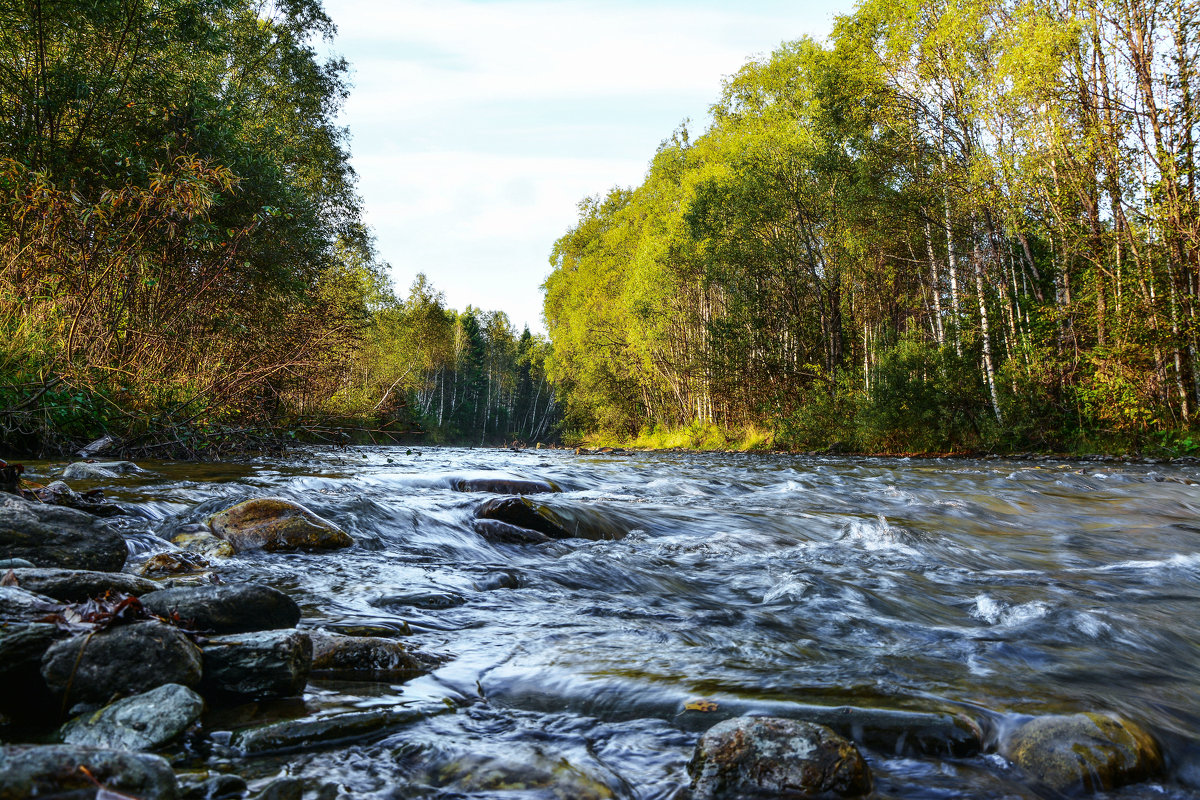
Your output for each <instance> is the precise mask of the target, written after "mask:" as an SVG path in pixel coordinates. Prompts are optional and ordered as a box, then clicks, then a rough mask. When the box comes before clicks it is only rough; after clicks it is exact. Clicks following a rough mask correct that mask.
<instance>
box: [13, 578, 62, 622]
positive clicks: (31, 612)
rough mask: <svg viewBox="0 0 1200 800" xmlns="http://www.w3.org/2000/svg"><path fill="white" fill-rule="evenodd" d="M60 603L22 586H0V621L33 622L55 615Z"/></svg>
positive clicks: (59, 608) (60, 607)
mask: <svg viewBox="0 0 1200 800" xmlns="http://www.w3.org/2000/svg"><path fill="white" fill-rule="evenodd" d="M61 609H62V604H61V603H56V602H55V601H54V599H53V598H51V597H46V595H44V594H38V593H37V592H33V591H30V590H29V589H26V588H24V587H22V586H0V620H13V621H21V622H34V621H35V620H38V619H40V618H42V617H44V616H46V615H47V614H54V613H57V612H58V611H59V610H61Z"/></svg>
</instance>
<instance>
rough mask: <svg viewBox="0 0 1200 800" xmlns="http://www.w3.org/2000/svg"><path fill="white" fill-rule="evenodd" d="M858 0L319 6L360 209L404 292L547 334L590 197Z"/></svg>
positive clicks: (337, 2) (632, 181) (625, 176)
mask: <svg viewBox="0 0 1200 800" xmlns="http://www.w3.org/2000/svg"><path fill="white" fill-rule="evenodd" d="M851 6H852V3H851V2H850V0H834V2H828V3H809V2H804V1H803V0H799V1H797V0H790V2H785V1H783V0H779V1H778V2H777V1H776V0H762V1H761V2H759V1H758V0H742V1H741V2H718V1H717V0H663V1H659V0H640V1H638V2H624V0H619V1H616V2H611V1H610V2H599V0H595V1H593V2H583V1H582V0H390V1H389V0H326V2H325V7H326V11H327V13H328V14H329V16H330V17H331V18H332V19H333V21H334V22H335V23H336V24H337V26H338V36H337V39H336V40H335V41H334V42H333V45H332V52H333V53H335V54H339V55H343V56H345V57H346V58H347V59H348V60H349V61H350V63H351V68H352V73H351V80H352V82H353V89H352V91H351V95H350V99H349V101H348V102H347V103H346V107H345V110H344V112H343V114H342V117H341V121H342V123H343V124H345V125H347V126H348V127H349V129H350V133H351V136H352V139H351V151H352V153H353V164H354V167H355V169H356V170H357V171H358V175H359V189H360V192H361V194H362V196H363V200H364V202H365V206H366V221H367V224H369V225H370V226H371V228H372V229H373V230H374V232H375V235H376V237H377V243H378V249H379V254H380V256H381V257H382V258H383V259H384V260H386V261H387V262H389V263H390V264H391V266H392V278H393V281H394V283H395V285H396V288H397V290H398V291H399V292H400V293H401V294H402V295H405V294H407V290H408V287H409V285H410V284H411V283H412V280H413V278H414V277H415V276H416V274H417V273H418V272H424V273H426V274H427V275H428V276H429V278H430V280H431V281H432V282H433V284H434V285H435V286H436V287H437V288H439V289H441V290H442V291H443V292H445V294H446V301H447V303H448V305H449V306H450V307H453V308H457V309H459V310H462V309H464V308H466V306H468V305H474V306H476V307H479V308H483V309H485V310H493V309H500V310H503V311H505V312H507V313H508V315H509V317H510V318H511V319H512V321H513V324H514V325H515V326H516V327H517V329H518V331H519V330H520V329H521V327H523V326H524V325H529V327H530V328H531V329H532V330H534V331H535V332H537V331H542V330H543V325H542V317H541V308H542V293H541V289H540V288H539V287H540V286H541V283H542V282H543V281H544V280H545V278H546V275H547V274H548V273H549V271H550V265H549V260H548V259H549V254H550V248H551V246H552V245H553V243H554V240H555V239H557V238H558V237H559V236H561V235H562V234H563V233H565V232H566V230H567V229H568V228H569V227H570V226H571V224H572V223H573V222H574V220H575V218H576V205H577V204H578V202H579V201H580V200H581V199H583V198H584V197H586V196H588V195H592V194H596V193H598V192H605V191H607V190H608V189H609V188H610V187H612V186H617V185H619V186H631V185H636V184H637V183H640V182H641V179H642V177H643V176H644V174H645V171H646V167H647V165H648V164H649V161H650V158H651V157H652V156H653V154H654V151H655V148H656V147H657V146H658V144H659V142H661V141H662V140H664V139H666V138H668V137H669V136H670V135H671V132H672V131H673V130H675V128H676V127H678V125H679V124H680V123H681V122H682V121H683V120H684V119H688V118H690V119H691V120H692V123H691V125H690V127H691V129H692V130H693V132H696V131H698V130H699V129H700V128H701V126H702V125H703V124H704V123H705V121H706V119H707V112H708V106H709V105H710V104H711V103H712V102H713V101H715V100H716V99H717V97H718V95H719V93H720V86H721V79H722V78H723V77H724V76H726V75H729V74H730V73H732V72H735V71H736V70H737V69H738V68H739V67H740V66H741V65H742V64H743V63H745V61H746V60H747V59H749V58H750V57H752V56H754V55H759V54H765V53H769V52H770V51H771V50H773V49H774V48H775V47H777V46H778V45H779V44H780V43H781V42H783V41H787V40H790V39H795V38H799V37H800V36H803V35H805V34H807V35H810V36H813V37H815V38H818V39H823V38H825V36H827V35H828V33H829V31H830V29H831V27H832V24H833V17H834V14H835V13H847V12H849V10H850V9H851Z"/></svg>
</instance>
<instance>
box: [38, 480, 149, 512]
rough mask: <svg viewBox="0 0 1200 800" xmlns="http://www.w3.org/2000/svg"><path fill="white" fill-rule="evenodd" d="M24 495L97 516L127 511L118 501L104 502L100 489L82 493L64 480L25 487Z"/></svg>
mask: <svg viewBox="0 0 1200 800" xmlns="http://www.w3.org/2000/svg"><path fill="white" fill-rule="evenodd" d="M22 495H24V496H25V497H26V498H27V499H29V500H34V501H36V502H39V503H42V504H44V505H51V506H63V507H66V508H74V509H76V510H77V511H84V512H86V513H88V514H92V515H93V516H97V517H115V516H118V515H119V514H124V513H126V512H125V509H123V508H121V507H120V506H119V505H117V504H116V503H106V502H104V493H103V492H102V491H100V490H99V489H92V490H91V491H88V492H84V493H82V494H80V493H79V492H77V491H75V490H74V489H72V488H71V487H70V486H68V485H67V484H66V483H64V482H63V481H53V482H51V483H49V484H47V485H45V486H39V487H35V488H30V489H25V490H24V491H23V492H22Z"/></svg>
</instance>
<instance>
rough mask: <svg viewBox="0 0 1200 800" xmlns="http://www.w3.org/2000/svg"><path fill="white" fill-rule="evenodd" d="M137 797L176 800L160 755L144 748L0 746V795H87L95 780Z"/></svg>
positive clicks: (14, 798)
mask: <svg viewBox="0 0 1200 800" xmlns="http://www.w3.org/2000/svg"><path fill="white" fill-rule="evenodd" d="M80 767H85V768H86V769H87V771H88V772H89V773H91V775H92V776H93V777H94V778H95V779H96V780H97V781H99V782H100V783H101V784H102V785H103V786H105V787H106V788H108V789H111V790H114V791H117V792H122V793H124V794H126V795H132V796H133V797H137V798H139V800H176V798H178V797H179V787H178V784H177V783H176V781H175V773H174V772H173V771H172V770H171V765H170V764H168V763H167V762H166V760H165V759H163V758H160V757H158V756H152V755H148V754H146V753H127V752H122V751H120V750H97V749H94V748H90V747H75V746H73V745H10V746H3V747H0V800H25V799H26V798H29V797H51V798H64V799H65V798H80V800H82V798H85V797H93V796H94V792H95V784H94V783H92V781H91V780H90V779H89V778H88V777H87V775H86V774H85V773H84V772H83V771H82V770H81V769H80Z"/></svg>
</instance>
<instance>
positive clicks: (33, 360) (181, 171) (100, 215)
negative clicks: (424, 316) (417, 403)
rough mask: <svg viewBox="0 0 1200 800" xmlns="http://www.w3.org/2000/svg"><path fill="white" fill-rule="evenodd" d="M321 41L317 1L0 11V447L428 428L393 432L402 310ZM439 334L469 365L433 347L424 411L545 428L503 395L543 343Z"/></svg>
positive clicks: (60, 4)
mask: <svg viewBox="0 0 1200 800" xmlns="http://www.w3.org/2000/svg"><path fill="white" fill-rule="evenodd" d="M333 30H334V29H333V25H332V23H331V22H330V20H329V19H328V17H327V16H326V15H325V13H324V12H323V10H322V7H321V4H320V2H319V0H271V2H266V3H263V2H259V1H258V0H154V1H153V2H151V0H0V448H2V449H3V450H4V451H5V452H9V453H11V452H14V451H41V452H51V451H55V450H58V451H61V450H66V449H70V448H71V447H73V446H77V445H78V444H79V443H81V442H83V441H87V440H91V439H93V438H96V437H99V436H101V435H103V434H110V435H112V436H114V437H115V438H116V439H117V440H118V442H119V444H120V446H121V448H122V449H124V450H126V451H127V452H134V453H141V454H145V455H156V454H157V455H199V454H205V453H207V454H210V455H212V454H215V453H217V452H220V451H222V450H225V449H240V448H244V447H246V446H247V445H253V444H254V443H255V442H256V441H258V440H259V439H262V440H263V441H270V440H272V439H276V438H278V436H279V433H280V432H281V431H284V430H286V431H287V432H288V434H289V436H299V437H300V438H304V437H308V438H315V439H317V440H331V441H340V440H341V439H343V438H344V434H343V432H342V431H339V430H335V428H339V427H342V426H343V425H344V424H346V423H347V422H349V421H353V422H354V424H356V425H358V426H360V427H365V428H374V429H377V430H381V431H384V432H387V431H391V430H394V429H397V428H400V429H406V430H408V429H413V428H414V427H417V426H419V424H420V422H421V421H422V420H421V419H419V418H418V416H419V415H409V416H407V417H404V419H403V421H402V422H401V420H400V417H399V416H398V415H397V414H395V413H392V415H391V416H388V410H389V409H390V410H391V411H392V412H394V411H395V410H396V409H395V408H393V406H396V404H398V403H402V402H403V400H402V399H401V398H403V397H406V395H405V392H406V391H407V390H408V389H410V388H412V387H413V386H414V384H412V383H411V378H410V377H401V376H400V375H398V374H394V371H393V367H394V366H395V364H396V363H397V358H398V357H397V356H396V354H395V353H394V352H393V351H395V350H396V349H397V347H398V345H397V344H396V343H394V342H389V340H388V339H387V337H388V336H391V335H393V334H394V335H396V336H407V335H409V328H406V327H405V325H406V323H404V322H403V319H404V318H405V317H404V315H405V313H407V311H406V310H405V309H404V308H403V307H402V306H401V305H399V304H398V303H397V301H395V299H394V298H392V296H391V292H390V290H388V289H387V286H386V281H385V279H384V278H383V274H384V271H385V270H384V265H382V264H380V263H378V261H377V259H376V257H375V253H374V251H373V248H372V242H371V237H370V234H369V232H368V231H367V230H366V229H365V227H364V226H363V224H362V217H361V213H360V205H359V198H358V196H357V194H356V191H355V176H354V173H353V171H352V169H351V168H350V166H349V162H348V153H347V149H346V132H345V131H344V130H343V129H341V128H340V127H338V126H337V125H336V124H335V115H336V113H337V110H338V108H339V106H340V104H341V102H342V101H343V100H344V98H345V97H346V95H347V91H348V87H347V83H346V80H345V75H346V64H345V63H343V62H342V61H340V60H325V59H322V58H321V57H319V56H318V54H317V52H316V50H315V46H314V45H315V43H319V42H320V41H321V40H322V39H323V38H328V37H330V36H332V34H333ZM419 313H424V312H419ZM451 316H453V315H451ZM447 320H448V321H446V322H445V324H444V325H442V328H438V329H437V332H436V333H434V332H427V333H421V334H420V335H429V336H436V337H442V339H439V340H438V342H439V343H438V344H437V345H436V347H439V348H442V347H443V343H442V340H443V339H445V338H446V336H449V339H450V340H451V342H452V344H451V345H450V346H449V350H445V352H453V353H455V358H459V359H460V361H461V366H456V365H458V364H459V362H458V361H454V362H451V361H447V360H445V358H443V357H442V355H440V354H441V353H443V350H438V353H439V355H438V356H437V357H436V358H440V359H442V360H440V361H436V363H437V364H438V367H437V369H439V370H443V371H446V370H448V372H447V375H452V376H453V377H449V378H445V377H444V378H441V379H440V380H441V383H442V384H446V383H447V382H449V386H448V393H447V396H446V398H445V400H442V399H441V397H440V395H439V398H438V400H437V401H436V403H433V404H429V403H427V404H426V405H427V406H428V408H427V409H426V410H427V411H428V413H427V414H426V416H427V417H432V416H434V415H435V414H436V416H437V417H438V419H439V420H440V421H441V423H442V427H443V428H444V430H445V431H447V432H454V433H456V434H458V435H462V436H470V437H472V438H474V437H475V436H476V434H477V433H478V434H480V435H481V438H483V439H489V438H491V437H498V436H500V435H501V433H500V431H501V429H502V428H505V426H511V427H512V428H513V430H516V429H517V428H519V427H520V424H522V423H520V421H519V420H518V419H517V417H518V416H520V415H522V414H524V415H525V416H527V417H529V418H533V417H535V416H536V417H538V419H539V420H541V419H542V417H544V415H545V410H544V408H543V409H542V410H541V411H539V412H538V413H536V414H535V413H534V412H532V411H529V409H527V408H526V407H525V406H522V405H520V403H521V402H524V401H523V400H518V399H517V398H518V397H520V398H523V397H524V395H521V392H522V391H524V388H523V386H524V385H523V384H520V381H521V380H529V381H531V382H532V381H536V380H540V375H539V376H538V377H537V378H535V377H533V374H534V373H532V372H529V373H521V372H520V370H516V368H515V367H512V364H515V363H516V360H519V359H520V358H524V357H526V355H527V353H528V352H531V351H533V350H536V347H535V345H534V344H533V343H526V344H525V345H524V347H525V350H523V351H522V350H521V349H520V348H521V347H522V345H521V344H520V343H519V342H509V341H508V339H514V338H515V335H514V334H512V333H511V331H510V330H508V329H505V330H504V331H503V332H500V329H501V328H504V323H503V322H502V321H500V320H497V319H493V318H491V317H487V316H484V315H479V314H477V313H474V312H468V313H467V314H466V315H459V316H454V317H453V319H450V318H449V317H447ZM439 324H441V323H439ZM446 326H449V327H446ZM456 326H457V327H456ZM472 326H475V327H472ZM488 326H492V327H488ZM410 327H411V326H410ZM435 327H436V326H435ZM493 327H494V328H496V330H493V329H492V328H493ZM443 328H444V329H445V330H443ZM460 329H461V330H462V331H463V333H462V334H461V335H460V334H459V333H457V331H459V330H460ZM446 330H448V331H450V332H451V333H450V334H446V333H445V331H446ZM430 331H432V329H430ZM502 334H503V335H502ZM414 335H415V334H414ZM504 336H507V337H508V339H504ZM502 339H503V342H502V341H501V340H502ZM480 342H483V344H482V345H481V344H480ZM422 346H423V345H422ZM430 346H431V347H433V346H434V345H430ZM456 348H457V349H456ZM510 351H511V353H512V354H513V355H511V358H510V361H511V362H512V364H510V363H509V362H506V361H504V360H503V359H504V358H509V357H510ZM518 351H520V352H518ZM501 352H503V353H504V355H503V356H501V355H499V354H500V353H501ZM429 357H430V358H434V356H432V355H431V356H429ZM529 358H532V356H531V357H529ZM372 359H374V360H372ZM473 359H474V360H473ZM481 359H482V360H481ZM527 360H528V359H527ZM430 363H434V362H430ZM529 363H533V362H532V360H530V361H529ZM509 367H512V368H513V369H514V370H515V371H513V372H512V373H511V374H508V375H507V376H506V377H505V378H503V379H502V378H501V376H500V374H499V371H500V370H502V369H505V368H509ZM424 369H425V368H424V367H420V368H417V367H414V368H413V370H414V371H413V372H412V375H421V376H424V375H425V373H424V372H423V370H424ZM464 370H465V371H464ZM518 373H519V374H518ZM364 376H365V377H364ZM505 380H507V383H505ZM406 381H409V383H406ZM514 381H515V382H516V383H517V384H519V385H517V386H516V387H515V388H514V386H513V384H514ZM393 384H394V385H393ZM368 385H369V386H370V388H371V389H372V390H376V389H378V390H379V391H380V392H381V394H371V392H370V391H366V390H365V388H364V387H367V386H368ZM381 385H382V387H383V388H382V389H380V386H381ZM481 391H482V392H484V397H483V399H482V400H481V399H479V393H480V392H481ZM505 393H507V394H505ZM501 396H503V398H504V399H501ZM480 409H482V410H481V411H480ZM476 411H478V415H477V417H473V416H470V415H471V414H475V413H476ZM530 425H531V426H532V425H533V423H530ZM509 432H510V431H507V430H506V431H505V432H504V433H505V434H507V433H509Z"/></svg>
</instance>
